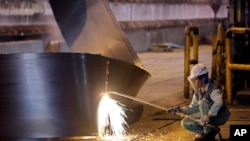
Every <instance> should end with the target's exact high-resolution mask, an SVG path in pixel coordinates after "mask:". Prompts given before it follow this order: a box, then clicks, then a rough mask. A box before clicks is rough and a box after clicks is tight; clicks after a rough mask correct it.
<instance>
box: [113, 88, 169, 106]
mask: <svg viewBox="0 0 250 141" xmlns="http://www.w3.org/2000/svg"><path fill="white" fill-rule="evenodd" d="M108 93H109V94H115V95H119V96H122V97H125V98H129V99H132V100H135V101H139V102H141V103H145V104H147V105H150V106H153V107H155V108H159V109H162V110H168V108H165V107H163V106H160V105H157V104H154V103H151V102H147V101H145V100H142V99H139V98H135V97H132V96H129V95H125V94H121V93H118V92H114V91H110V92H108Z"/></svg>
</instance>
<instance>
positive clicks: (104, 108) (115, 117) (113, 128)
mask: <svg viewBox="0 0 250 141" xmlns="http://www.w3.org/2000/svg"><path fill="white" fill-rule="evenodd" d="M125 110H126V108H125V106H124V105H122V104H121V103H119V102H118V101H116V100H114V99H112V98H110V97H109V93H104V94H103V97H102V99H101V101H100V103H99V108H98V130H99V131H98V132H99V133H98V134H99V137H102V138H105V137H114V138H122V137H124V136H125V133H126V128H127V126H128V125H127V123H126V120H125V118H126V114H125Z"/></svg>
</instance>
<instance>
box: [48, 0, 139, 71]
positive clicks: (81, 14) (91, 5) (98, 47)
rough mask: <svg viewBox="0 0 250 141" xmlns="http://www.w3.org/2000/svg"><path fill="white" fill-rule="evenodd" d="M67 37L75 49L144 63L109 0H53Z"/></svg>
mask: <svg viewBox="0 0 250 141" xmlns="http://www.w3.org/2000/svg"><path fill="white" fill-rule="evenodd" d="M49 2H50V4H51V7H52V10H53V13H54V16H55V19H56V21H57V23H58V25H59V27H60V30H61V32H62V34H63V37H64V39H65V41H66V42H67V44H68V45H69V46H70V49H71V51H72V52H75V53H94V54H96V53H98V54H101V55H102V56H106V57H110V58H114V59H117V60H121V61H125V62H128V63H131V64H134V65H136V66H138V67H143V65H142V62H141V61H140V59H139V58H138V56H137V54H136V53H135V51H134V49H133V47H132V45H131V44H130V42H129V41H128V39H127V37H126V35H125V33H124V32H123V30H122V29H121V27H120V25H119V23H118V22H117V20H116V18H115V16H114V15H113V13H112V10H111V9H110V7H109V5H108V1H106V0H70V1H69V0H60V1H58V0H49Z"/></svg>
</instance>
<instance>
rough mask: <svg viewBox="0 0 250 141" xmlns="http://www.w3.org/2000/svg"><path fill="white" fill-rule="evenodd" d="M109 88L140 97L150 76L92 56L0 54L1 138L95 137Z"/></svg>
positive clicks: (131, 66) (124, 63)
mask: <svg viewBox="0 0 250 141" xmlns="http://www.w3.org/2000/svg"><path fill="white" fill-rule="evenodd" d="M107 61H109V66H108V67H109V77H108V90H110V91H117V92H120V93H125V94H129V95H131V96H135V95H136V94H137V92H138V91H139V89H140V88H141V86H142V85H143V83H144V82H145V81H146V80H147V78H148V77H149V74H148V73H147V72H146V71H145V70H143V69H141V68H138V67H136V66H135V65H132V64H129V63H126V62H123V61H119V60H116V59H111V58H107V57H103V56H100V55H93V54H82V53H40V54H39V53H27V54H2V55H0V78H1V79H0V115H1V116H0V127H1V128H0V139H4V140H6V139H18V138H19V139H24V138H56V137H71V136H93V135H96V133H97V107H98V103H99V100H100V98H101V92H104V91H105V79H106V69H107Z"/></svg>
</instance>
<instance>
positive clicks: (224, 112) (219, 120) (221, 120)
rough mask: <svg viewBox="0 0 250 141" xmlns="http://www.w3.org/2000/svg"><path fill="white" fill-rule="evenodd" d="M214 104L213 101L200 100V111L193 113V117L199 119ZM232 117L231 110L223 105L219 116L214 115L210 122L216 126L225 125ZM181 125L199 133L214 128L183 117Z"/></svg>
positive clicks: (204, 132)
mask: <svg viewBox="0 0 250 141" xmlns="http://www.w3.org/2000/svg"><path fill="white" fill-rule="evenodd" d="M211 106H212V102H210V101H207V100H202V101H200V106H199V109H200V112H197V113H194V114H191V116H192V117H194V118H196V119H199V118H200V117H201V116H203V115H206V114H208V111H209V109H210V108H211ZM229 117H230V112H229V110H228V108H227V107H222V108H221V109H220V110H219V112H218V114H217V116H215V117H212V118H211V119H210V124H212V125H215V126H220V125H223V124H225V123H226V122H227V120H228V118H229ZM181 126H182V127H183V128H184V129H186V130H189V131H192V132H196V133H199V134H207V133H209V132H210V131H211V130H212V129H211V126H201V125H199V123H197V122H196V121H195V120H192V119H190V118H183V119H182V121H181Z"/></svg>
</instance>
